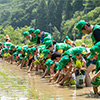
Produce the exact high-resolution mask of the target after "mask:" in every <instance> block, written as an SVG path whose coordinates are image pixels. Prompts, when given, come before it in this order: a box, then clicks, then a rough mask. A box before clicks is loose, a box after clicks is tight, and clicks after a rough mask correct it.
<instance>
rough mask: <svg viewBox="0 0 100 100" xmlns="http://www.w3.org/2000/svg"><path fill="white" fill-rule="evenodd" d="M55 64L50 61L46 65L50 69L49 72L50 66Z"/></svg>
mask: <svg viewBox="0 0 100 100" xmlns="http://www.w3.org/2000/svg"><path fill="white" fill-rule="evenodd" d="M52 64H53V60H51V59H49V60H48V61H46V63H45V65H46V66H47V67H48V69H47V71H48V70H49V69H50V66H51V65H52Z"/></svg>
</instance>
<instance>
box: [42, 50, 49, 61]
mask: <svg viewBox="0 0 100 100" xmlns="http://www.w3.org/2000/svg"><path fill="white" fill-rule="evenodd" d="M49 52H50V50H49V49H44V50H43V53H44V56H43V59H45V58H46V57H47V55H48V53H49Z"/></svg>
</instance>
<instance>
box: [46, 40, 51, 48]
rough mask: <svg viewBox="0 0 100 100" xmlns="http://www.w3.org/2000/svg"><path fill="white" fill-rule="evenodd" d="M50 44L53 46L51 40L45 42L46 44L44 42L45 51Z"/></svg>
mask: <svg viewBox="0 0 100 100" xmlns="http://www.w3.org/2000/svg"><path fill="white" fill-rule="evenodd" d="M51 44H53V42H52V40H48V41H46V42H45V45H46V49H47V48H48V47H49V46H50V45H51Z"/></svg>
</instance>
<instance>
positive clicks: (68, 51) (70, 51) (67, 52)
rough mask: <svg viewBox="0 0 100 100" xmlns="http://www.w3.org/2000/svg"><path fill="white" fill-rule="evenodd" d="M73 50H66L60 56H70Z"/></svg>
mask: <svg viewBox="0 0 100 100" xmlns="http://www.w3.org/2000/svg"><path fill="white" fill-rule="evenodd" d="M73 49H74V48H71V49H68V50H67V51H66V52H64V53H62V55H64V56H65V55H70V54H73Z"/></svg>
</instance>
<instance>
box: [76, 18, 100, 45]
mask: <svg viewBox="0 0 100 100" xmlns="http://www.w3.org/2000/svg"><path fill="white" fill-rule="evenodd" d="M76 28H77V29H78V30H79V34H80V33H81V32H82V33H84V34H88V35H89V34H90V33H92V36H91V38H92V41H93V44H96V43H97V42H99V41H100V26H99V25H91V24H90V23H89V22H86V21H84V20H81V21H79V22H78V23H77V25H76Z"/></svg>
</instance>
